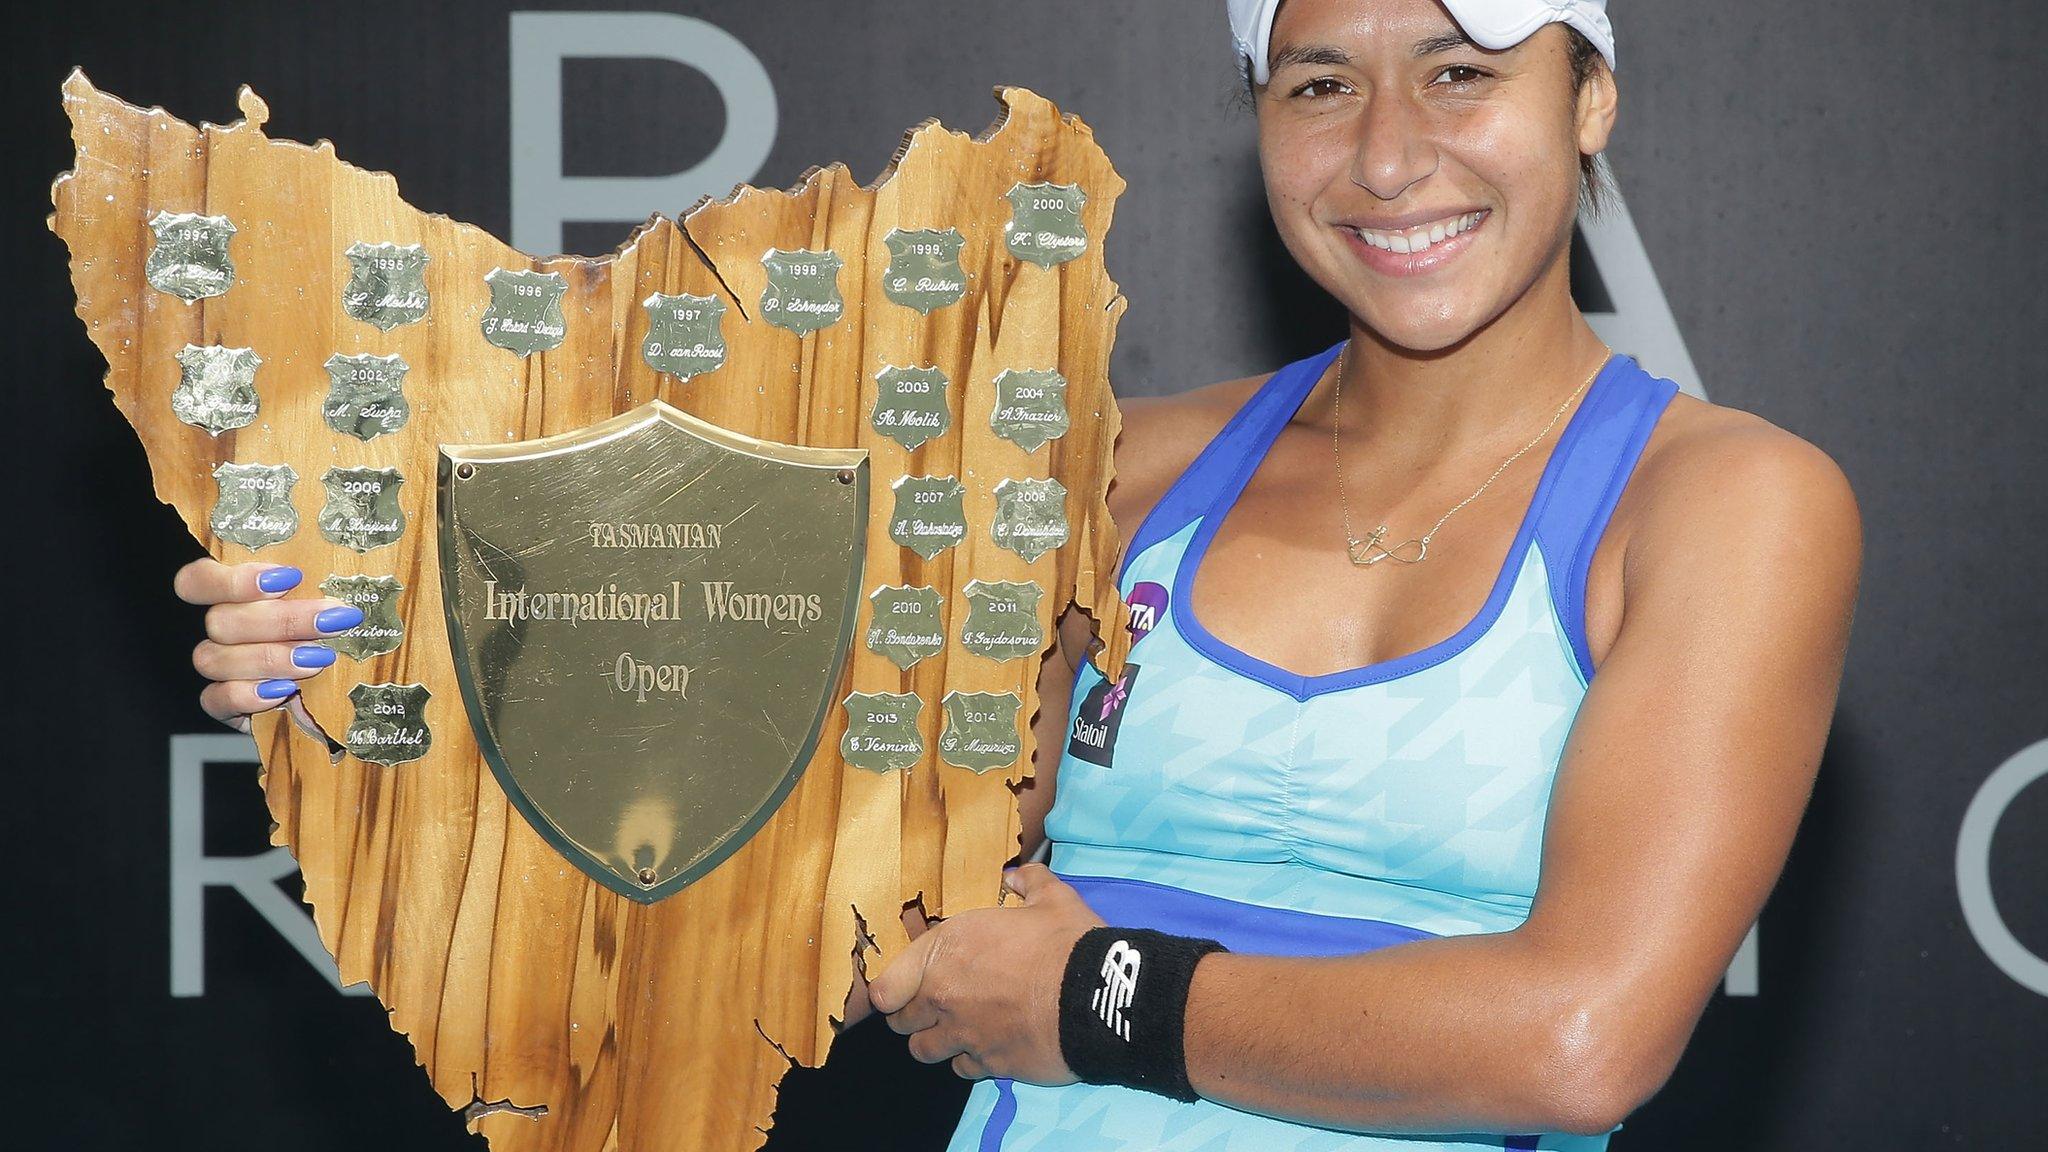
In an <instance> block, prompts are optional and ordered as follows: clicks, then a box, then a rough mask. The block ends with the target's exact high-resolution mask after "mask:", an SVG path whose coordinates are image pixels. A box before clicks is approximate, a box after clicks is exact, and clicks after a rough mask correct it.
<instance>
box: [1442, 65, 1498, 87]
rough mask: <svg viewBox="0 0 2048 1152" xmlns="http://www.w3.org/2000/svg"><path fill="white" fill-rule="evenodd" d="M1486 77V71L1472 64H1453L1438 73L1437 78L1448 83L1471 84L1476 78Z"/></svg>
mask: <svg viewBox="0 0 2048 1152" xmlns="http://www.w3.org/2000/svg"><path fill="white" fill-rule="evenodd" d="M1485 77H1486V73H1484V72H1481V71H1480V70H1479V69H1477V68H1474V67H1472V66H1471V65H1470V64H1452V65H1450V66H1449V67H1447V68H1445V69H1444V70H1443V71H1441V72H1438V73H1437V74H1436V78H1437V79H1438V80H1439V81H1442V82H1444V83H1447V84H1470V83H1472V82H1473V81H1474V80H1482V79H1485Z"/></svg>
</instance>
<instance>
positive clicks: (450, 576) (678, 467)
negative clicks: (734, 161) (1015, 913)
mask: <svg viewBox="0 0 2048 1152" xmlns="http://www.w3.org/2000/svg"><path fill="white" fill-rule="evenodd" d="M997 97H998V100H999V102H1000V104H1001V106H1002V113H1001V115H1000V117H999V118H998V119H997V121H996V122H995V124H994V125H992V126H991V127H990V128H989V129H988V130H987V131H985V132H984V133H982V135H980V136H979V137H974V138H970V137H968V136H965V135H962V134H959V133H955V132H950V131H947V130H945V129H944V128H942V127H940V126H939V125H937V124H936V123H926V124H924V125H922V126H920V127H918V128H916V129H914V130H912V131H911V132H910V133H908V134H907V136H906V137H905V140H904V143H903V146H902V147H901V149H900V150H899V151H898V153H897V156H896V157H895V161H894V163H893V164H892V166H891V167H890V168H889V169H888V170H886V171H885V172H884V173H883V174H882V175H881V176H880V177H878V178H877V179H876V180H875V182H874V183H872V184H870V185H867V186H862V185H859V184H857V183H855V181H854V179H853V177H852V175H851V174H850V173H849V172H848V170H847V169H846V168H845V167H844V166H843V165H839V164H834V165H832V166H830V167H826V168H819V169H813V170H811V171H810V172H808V173H806V174H805V176H804V178H803V179H802V181H801V182H800V183H799V184H797V185H796V186H795V187H793V188H791V189H790V190H788V191H772V190H761V189H755V188H750V187H742V188H739V189H737V190H735V192H734V194H733V195H732V196H730V197H728V198H726V199H724V200H716V201H713V200H709V199H707V200H706V201H703V202H700V203H699V204H698V205H697V206H696V207H694V208H692V209H690V210H689V211H687V212H685V213H684V214H683V216H682V217H681V222H680V224H678V223H676V222H672V221H670V220H668V219H665V218H657V219H655V220H652V221H650V222H649V223H648V224H646V225H644V226H642V227H641V228H639V229H638V230H637V231H635V232H634V233H633V234H632V236H631V237H630V238H629V239H628V240H627V241H626V242H625V243H624V245H622V246H621V247H620V248H619V249H618V251H616V252H615V253H613V254H612V255H610V256H607V257H603V258H599V259H584V258H579V257H554V258H548V259H538V258H535V257H531V256H527V255H525V254H522V253H520V252H516V251H514V250H512V249H511V248H509V247H507V246H505V245H504V244H502V243H500V242H498V241H497V240H495V239H493V238H492V237H491V236H489V235H487V234H485V233H484V232H482V231H481V230H479V229H477V228H474V227H471V226H468V225H464V224H460V223H457V222H455V221H452V220H449V219H447V218H446V217H443V216H437V215H433V214H430V213H427V212H423V211H420V210H419V209H417V208H414V207H413V206H412V205H410V204H407V203H406V202H405V201H403V200H401V199H400V198H399V195H398V190H397V187H396V184H395V183H394V181H393V180H392V178H391V177H390V176H388V175H385V174H382V173H376V172H366V171H363V170H361V169H358V168H355V167H352V166H350V165H348V164H346V163H344V162H342V161H341V160H339V159H337V158H336V157H335V155H334V153H333V149H332V147H331V146H330V145H328V144H326V143H324V142H323V143H321V144H318V145H313V146H307V145H303V144H298V143H293V142H288V141H279V140H272V139H270V138H268V137H267V136H265V135H264V132H263V124H264V121H265V118H266V115H267V110H266V109H265V107H264V105H263V103H262V101H261V100H259V99H257V97H256V96H255V95H254V94H253V93H251V92H249V91H248V90H247V89H244V90H243V91H242V93H241V97H240V105H241V110H242V115H243V119H241V120H240V121H238V122H236V123H234V124H231V125H228V126H226V127H215V126H213V125H209V124H202V125H200V126H199V127H197V128H195V127H193V126H191V125H189V124H186V123H183V122H181V121H179V120H176V119H174V118H172V117H171V116H169V115H167V114H165V113H164V112H163V110H161V109H152V110H148V111H145V110H142V109H139V108H136V107H133V106H130V105H128V104H126V103H123V102H121V101H120V100H117V99H115V98H113V97H111V96H108V95H105V94H103V93H101V92H99V91H97V90H95V89H94V88H93V87H92V85H91V84H90V83H89V82H88V81H87V80H86V79H85V77H84V76H83V75H82V74H78V73H74V74H73V75H72V76H71V77H70V79H69V80H67V81H66V83H65V85H64V103H65V107H66V109H67V111H68V112H69V115H70V117H71V122H72V136H73V140H74V142H75V144H76V147H77V161H76V164H75V167H74V170H73V171H71V172H69V173H66V174H65V175H63V176H61V177H59V178H58V180H57V182H56V184H55V186H54V188H53V190H52V198H53V201H54V203H55V207H56V212H55V215H54V216H53V217H52V219H51V227H52V228H53V229H54V230H55V231H56V232H57V233H58V234H59V235H61V236H62V237H63V238H64V240H65V242H66V243H67V244H68V245H69V247H70V252H71V275H72V283H73V285H74V287H75V288H76V290H77V294H78V314H79V316H80V317H81V318H82V319H83V320H84V321H85V322H86V324H87V327H88V329H89V330H90V333H91V336H92V339H93V341H94V342H95V343H96V344H97V345H98V346H99V348H100V350H101V351H102V352H103V353H104V354H105V356H106V359H107V364H108V373H107V380H106V383H107V388H108V390H109V391H111V392H112V393H113V397H114V402H115V404H116V405H117V406H119V408H120V410H121V411H122V413H123V414H124V415H126V416H127V418H128V420H129V422H130V423H131V424H133V425H134V428H135V431H136V433H137V435H138V436H140V438H141V440H142V443H143V447H144V448H145V450H146V452H147V454H148V458H149V463H150V467H151V470H152V473H153V475H154V478H155V484H156V493H157V496H158V497H159V498H160V499H162V500H163V501H165V502H166V503H168V504H170V505H171V506H172V507H173V508H175V509H176V510H177V512H178V514H179V515H180V516H182V517H183V518H184V520H185V523H186V525H187V526H188V527H189V528H190V529H191V532H192V534H193V536H194V537H196V538H197V539H198V540H199V541H200V542H201V543H202V544H203V545H204V546H205V547H206V548H207V549H208V550H209V551H210V552H211V553H212V554H213V555H214V556H217V557H219V558H221V559H223V560H226V561H242V560H248V559H251V558H254V559H259V560H267V561H275V562H277V563H282V564H291V565H295V566H297V567H298V568H300V569H302V570H303V571H304V572H305V573H307V581H308V583H309V584H313V585H319V586H321V587H322V588H324V589H325V590H326V591H327V592H328V594H330V595H335V596H338V597H341V598H343V599H345V600H349V601H350V602H352V603H356V604H358V605H360V606H362V607H363V609H364V611H365V615H366V619H365V621H364V622H363V624H362V625H361V626H360V627H359V628H357V629H355V630H354V631H353V632H351V633H349V634H347V635H344V636H342V637H340V638H339V639H338V640H337V641H336V645H335V646H336V647H337V648H338V649H339V650H340V651H341V652H342V658H341V659H340V660H339V661H338V662H337V663H336V665H335V666H334V667H333V668H330V669H329V670H327V671H326V672H323V673H322V674H320V675H319V676H317V677H315V678H313V679H312V680H310V681H307V682H306V684H305V703H306V705H307V707H308V709H309V710H310V712H311V714H312V716H313V717H314V718H315V719H316V720H317V721H318V722H319V724H320V725H321V727H322V728H324V729H325V731H326V732H327V733H328V734H330V737H331V740H330V741H325V742H323V741H322V740H320V739H318V738H317V737H314V736H309V735H308V734H306V733H304V732H302V731H300V730H299V729H298V728H297V727H296V726H295V725H293V724H292V723H290V722H289V721H288V720H286V719H283V718H281V716H280V714H279V713H277V712H271V713H267V714H265V715H263V716H261V717H259V718H258V720H257V724H256V729H255V735H256V740H257V745H258V748H259V750H260V752H261V754H262V759H263V768H264V777H263V785H264V789H265V793H266V796H267V798H268V803H269V806H270V811H271V813H272V815H273V817H274V818H275V820H276V830H275V833H274V839H275V841H276V842H277V843H279V844H284V845H287V846H289V847H290V848H291V850H292V852H293V853H294V854H295V855H296V856H297V858H298V860H299V864H300V867H301V869H302V870H303V872H304V874H305V883H306V894H307V900H308V902H309V903H310V904H311V905H312V907H313V913H314V918H315V920H316V922H317V923H318V925H319V930H320V936H321V939H322V940H323V941H324V942H325V943H326V945H327V947H328V948H329V949H331V950H332V951H333V952H334V954H335V956H336V958H337V959H338V961H339V963H340V968H341V975H342V978H343V979H344V980H345V981H349V982H354V981H368V982H369V984H370V986H371V987H372V988H373V989H374V990H375V991H376V994H377V997H378V998H379V999H380V1000H381V1001H382V1002H383V1003H384V1004H385V1006H386V1007H388V1008H389V1009H390V1012H391V1023H392V1026H393V1027H394V1028H396V1029H398V1030H399V1031H400V1032H402V1033H404V1034H405V1035H406V1036H407V1037H408V1038H409V1039H410V1040H411V1041H412V1044H413V1047H414V1050H415V1052H416V1053H417V1055H418V1059H419V1062H420V1064H421V1065H422V1067H424V1068H425V1069H426V1072H427V1074H428V1076H429V1077H430V1078H431V1080H432V1083H433V1086H434V1089H435V1091H437V1092H438V1093H440V1095H441V1097H442V1098H443V1099H444V1100H446V1101H447V1102H448V1104H449V1105H450V1106H451V1107H454V1108H465V1109H468V1115H469V1119H470V1123H471V1125H472V1127H473V1128H474V1129H475V1130H477V1131H480V1132H482V1133H483V1134H485V1135H486V1136H487V1137H489V1139H490V1140H491V1141H492V1142H493V1143H494V1144H495V1145H496V1146H497V1147H498V1148H499V1149H501V1150H504V1149H529V1148H530V1149H565V1150H576V1152H584V1150H588V1152H598V1150H600V1149H611V1148H623V1149H656V1148H660V1149H670V1148H688V1149H705V1150H723V1149H744V1148H751V1147H756V1146H758V1145H759V1143H760V1140H761V1131H760V1130H761V1129H762V1128H765V1126H766V1125H767V1124H768V1122H769V1119H770V1117H771V1115H772V1113H773V1110H774V1087H775V1084H776V1082H777V1080H778V1079H779V1078H780V1077H781V1075H782V1074H783V1073H784V1072H785V1071H786V1070H787V1069H788V1068H789V1067H790V1066H791V1064H792V1063H793V1062H798V1061H800V1062H802V1063H805V1064H817V1063H819V1062H822V1061H823V1059H824V1057H825V1054H826V1052H827V1050H828V1049H829V1047H830V1046H831V1042H832V1037H833V1034H834V1023H835V1017H836V1015H837V1014H838V1013H839V1012H840V1011H841V1010H842V1005H843V1004H844V1001H845V998H846V993H847V989H848V986H849V984H850V981H851V978H852V972H853V965H854V964H856V963H864V964H866V965H867V966H868V969H869V970H870V971H874V970H876V969H875V965H876V963H877V962H878V957H879V958H886V957H888V956H891V955H893V954H895V952H896V951H897V950H899V949H900V948H901V947H902V946H903V945H904V944H905V943H907V941H906V940H905V938H904V935H903V928H902V925H901V923H900V921H899V918H898V917H899V913H900V912H901V910H902V909H903V908H904V907H905V906H906V905H908V904H909V903H911V902H916V901H921V902H922V904H923V906H924V907H925V909H926V910H928V911H929V912H930V913H932V914H934V915H941V914H951V913H957V912H960V911H963V910H966V909H969V908H974V907H980V906H987V905H990V904H994V903H996V902H997V900H998V893H999V891H1000V885H1001V875H1000V872H1001V866H1002V865H1003V863H1004V862H1005V861H1006V860H1008V859H1009V858H1010V857H1011V856H1012V855H1014V854H1015V852H1016V850H1017V841H1018V818H1017V810H1016V801H1015V794H1014V792H1013V787H1014V785H1015V784H1016V783H1017V782H1018V781H1020V780H1021V779H1023V778H1024V777H1025V776H1028V775H1029V774H1030V772H1031V766H1032V759H1033V753H1034V749H1033V747H1032V740H1031V727H1030V721H1031V718H1032V716H1033V715H1034V713H1035V712H1036V711H1037V708H1038V702H1037V698H1036V694H1035V684H1036V677H1037V672H1038V668H1039V663H1040V659H1041V657H1042V655H1043V654H1044V653H1045V652H1046V650H1047V649H1048V648H1049V647H1050V645H1051V643H1052V639H1053V621H1054V619H1055V617H1056V616H1057V614H1058V613H1059V612H1060V611H1061V610H1062V609H1063V608H1064V607H1065V606H1066V605H1067V604H1068V603H1070V602H1071V603H1075V604H1078V605H1080V606H1081V607H1082V608H1084V609H1086V610H1087V611H1088V612H1089V613H1090V614H1091V615H1092V616H1094V618H1095V619H1096V620H1098V621H1100V622H1101V623H1102V626H1101V629H1100V631H1101V633H1102V635H1103V636H1104V638H1105V639H1107V640H1109V641H1110V642H1111V643H1110V645H1109V647H1107V648H1105V649H1104V650H1103V651H1102V652H1100V653H1098V655H1097V657H1096V660H1097V662H1098V664H1099V665H1101V666H1103V667H1104V669H1105V670H1106V671H1108V672H1110V673H1111V674H1115V673H1116V672H1117V671H1118V670H1119V669H1120V666H1121V662H1122V659H1123V650H1124V648H1125V647H1126V641H1127V639H1128V632H1127V631H1126V629H1125V627H1124V624H1125V619H1126V616H1125V609H1124V606H1123V605H1122V604H1121V603H1120V602H1119V601H1118V599H1117V593H1116V587H1115V583H1114V579H1113V576H1114V565H1115V562H1116V558H1117V551H1118V541H1117V537H1116V533H1115V529H1114V526H1113V525H1112V524H1111V522H1110V519H1109V515H1108V511H1107V508H1106V506H1105V503H1104V497H1105V493H1106V490H1107V487H1108V484H1109V478H1110V450H1111V445H1112V442H1113V441H1114V439H1115V437H1116V433H1117V428H1118V415H1117V409H1116V404H1115V401H1114V400H1113V399H1112V397H1111V395H1110V391H1109V386H1108V380H1107V365H1108V362H1109V353H1110V344H1111V340H1112V338H1113V335H1114V332H1115V328H1116V323H1117V320H1118V318H1119V317H1120V316H1121V315H1122V313H1123V308H1124V301H1123V298H1122V297H1121V296H1120V295H1118V293H1117V290H1116V285H1115V284H1114V283H1113V282H1112V281H1111V280H1110V279H1109V277H1108V276H1107V274H1106V273H1105V271H1104V269H1103V264H1102V243H1103V238H1104V235H1105V233H1106V231H1107V229H1108V227H1109V222H1110V214H1111V208H1112V206H1113V205H1114V203H1115V201H1116V198H1117V196H1118V194H1119V193H1120V192H1121V191H1122V188H1123V183H1122V181H1121V180H1120V179H1118V177H1117V175H1116V173H1115V172H1114V170H1112V168H1111V167H1110V165H1109V162H1108V160H1107V159H1106V158H1105V156H1104V155H1103V153H1102V151H1101V149H1100V148H1098V147H1097V146H1096V144H1095V141H1094V138H1093V135H1092V133H1091V132H1090V131H1089V130H1088V128H1087V127H1086V126H1085V125H1083V124H1082V123H1081V122H1080V121H1078V120H1077V119H1075V118H1073V117H1071V116H1062V115H1061V114H1060V113H1059V111H1058V110H1057V109H1055V108H1054V107H1053V106H1052V105H1051V104H1050V103H1049V102H1047V101H1046V100H1044V99H1042V98H1041V97H1039V96H1037V95H1035V94H1033V93H1031V92H1028V91H1024V90H1022V89H1017V88H1003V89H999V90H998V91H997Z"/></svg>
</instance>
